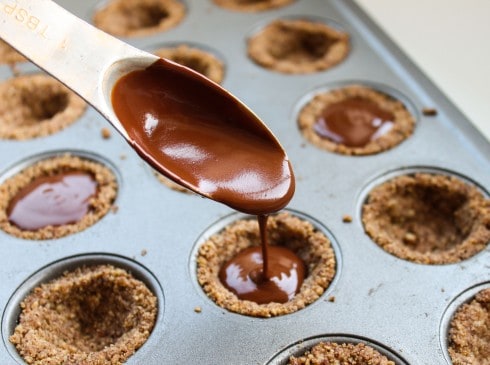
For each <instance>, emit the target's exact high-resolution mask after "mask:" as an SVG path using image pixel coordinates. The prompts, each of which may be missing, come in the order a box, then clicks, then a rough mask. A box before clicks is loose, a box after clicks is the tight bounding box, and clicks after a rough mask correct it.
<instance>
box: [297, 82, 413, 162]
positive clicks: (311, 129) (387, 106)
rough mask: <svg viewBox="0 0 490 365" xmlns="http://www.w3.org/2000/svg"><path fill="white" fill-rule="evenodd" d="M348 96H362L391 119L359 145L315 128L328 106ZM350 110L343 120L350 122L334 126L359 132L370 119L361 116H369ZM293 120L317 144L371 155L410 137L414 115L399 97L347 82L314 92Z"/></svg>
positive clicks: (347, 153)
mask: <svg viewBox="0 0 490 365" xmlns="http://www.w3.org/2000/svg"><path fill="white" fill-rule="evenodd" d="M352 100H362V101H363V102H366V103H368V105H374V106H375V107H376V108H379V110H380V111H382V112H384V113H389V114H391V115H392V117H393V118H392V119H393V120H391V121H390V123H391V128H390V129H389V130H387V131H386V132H383V133H382V134H379V136H377V135H376V134H373V137H374V138H371V139H369V140H367V141H366V142H365V143H363V145H359V146H353V145H347V144H345V143H343V142H342V141H339V140H336V139H334V138H328V136H327V137H326V136H322V135H320V134H319V133H317V131H316V130H315V128H316V125H317V123H318V121H319V119H320V118H322V117H323V114H324V113H325V111H326V110H328V109H327V108H329V107H331V106H335V105H339V103H343V102H349V101H352ZM347 113H349V112H347ZM350 113H352V114H350V115H351V116H350V118H351V119H352V120H349V122H347V121H346V122H345V123H344V124H347V123H350V126H347V125H346V126H338V127H337V128H339V127H340V128H348V129H346V132H345V133H351V134H353V133H359V128H364V129H365V128H366V126H365V125H364V124H365V123H366V122H369V123H371V120H369V121H365V120H364V118H366V117H370V114H368V113H366V112H365V111H362V110H361V111H359V110H353V111H352V112H350ZM353 113H356V115H353ZM361 113H362V114H361ZM360 114H361V115H360ZM347 116H349V114H347ZM356 119H357V120H356ZM297 122H298V127H299V130H300V131H301V133H302V134H303V136H304V137H305V138H306V139H307V140H308V141H309V142H310V143H312V144H313V145H315V146H316V147H318V148H321V149H324V150H327V151H330V152H335V153H339V154H344V155H371V154H376V153H379V152H382V151H385V150H389V149H391V148H393V147H395V146H397V145H398V144H400V143H401V142H403V141H404V140H405V139H407V138H408V137H410V136H411V135H412V134H413V131H414V129H415V118H414V116H413V115H412V114H411V113H410V112H409V111H408V109H407V108H406V106H405V105H404V104H403V103H402V102H401V101H399V100H396V99H395V98H393V97H392V96H390V95H388V94H385V93H383V92H380V91H377V90H375V89H373V88H370V87H367V86H362V85H348V86H345V87H341V88H338V89H333V90H328V91H324V92H320V93H318V94H316V95H315V96H313V98H312V99H311V100H310V101H309V102H308V103H307V104H306V105H305V106H303V107H302V109H301V111H300V112H299V115H298V120H297ZM359 122H362V125H359V124H361V123H359ZM356 129H357V131H356ZM369 131H372V130H369ZM360 132H361V133H362V132H363V131H362V130H361V131H360Z"/></svg>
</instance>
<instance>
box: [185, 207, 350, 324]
mask: <svg viewBox="0 0 490 365" xmlns="http://www.w3.org/2000/svg"><path fill="white" fill-rule="evenodd" d="M267 235H268V240H269V244H270V245H271V246H274V245H280V246H283V247H287V248H289V249H291V250H292V251H293V252H294V253H296V255H298V256H299V257H300V258H301V259H302V260H303V262H304V263H305V265H306V269H307V275H306V277H305V280H304V282H303V285H302V286H301V288H300V291H299V292H298V293H297V294H296V296H295V297H294V298H293V299H291V300H290V301H288V302H286V303H283V304H281V303H275V302H272V303H268V304H257V303H255V302H251V301H247V300H241V299H239V298H238V297H237V296H236V295H235V294H234V293H232V292H231V291H229V290H228V289H226V288H225V286H224V285H223V284H222V283H221V281H220V279H219V276H218V274H219V271H220V269H221V267H222V266H223V265H224V264H225V263H226V262H227V261H228V260H230V259H231V258H232V257H234V256H235V255H236V254H238V253H239V252H241V251H243V250H244V249H246V248H248V247H252V246H258V245H260V235H259V228H258V223H257V219H256V218H254V217H250V216H245V215H232V216H230V217H228V218H227V219H224V220H223V221H221V222H219V223H218V224H217V225H215V226H213V227H212V229H210V230H209V231H208V232H206V234H204V235H203V236H202V237H201V238H200V239H199V240H198V243H197V249H196V251H197V252H195V255H196V265H197V268H196V267H194V270H196V269H197V280H198V282H199V284H200V285H201V287H202V289H203V290H204V292H205V293H206V295H207V296H208V297H209V298H211V299H212V300H213V301H214V302H215V303H216V304H217V305H218V306H220V307H223V308H225V309H227V310H229V311H230V312H236V313H239V314H243V315H247V316H253V317H273V316H280V315H285V314H289V313H293V312H296V311H298V310H300V309H303V308H304V307H306V306H307V305H309V304H311V303H313V302H314V301H316V300H317V299H318V298H320V297H321V296H322V295H323V294H324V293H325V291H326V290H328V289H329V288H331V287H332V286H333V284H332V282H333V280H334V278H336V277H338V275H339V272H340V266H341V265H340V255H339V250H338V248H337V247H336V246H334V245H335V243H334V241H333V239H332V237H331V235H330V234H329V233H328V231H327V230H326V229H325V228H323V227H322V226H321V225H320V224H319V223H317V222H314V221H312V220H311V219H309V218H307V217H306V216H303V215H301V214H298V213H295V212H283V213H279V214H277V215H273V216H271V217H269V222H268V226H267ZM333 247H335V250H334V248H333Z"/></svg>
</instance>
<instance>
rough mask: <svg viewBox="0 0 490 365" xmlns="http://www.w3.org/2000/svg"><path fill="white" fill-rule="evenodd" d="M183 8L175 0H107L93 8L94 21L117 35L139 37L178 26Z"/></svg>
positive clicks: (182, 5) (184, 13)
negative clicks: (98, 6)
mask: <svg viewBox="0 0 490 365" xmlns="http://www.w3.org/2000/svg"><path fill="white" fill-rule="evenodd" d="M185 15H186V8H185V6H184V4H183V3H182V2H180V1H178V0H110V1H109V2H108V3H107V4H104V6H101V7H100V8H99V9H97V10H96V12H95V14H94V16H93V23H94V25H95V26H96V27H98V28H100V29H101V30H103V31H104V32H107V33H110V34H112V35H115V36H119V37H140V36H147V35H151V34H153V33H157V32H163V31H166V30H168V29H170V28H173V27H175V26H177V25H178V24H179V23H180V22H181V21H182V20H183V19H184V17H185Z"/></svg>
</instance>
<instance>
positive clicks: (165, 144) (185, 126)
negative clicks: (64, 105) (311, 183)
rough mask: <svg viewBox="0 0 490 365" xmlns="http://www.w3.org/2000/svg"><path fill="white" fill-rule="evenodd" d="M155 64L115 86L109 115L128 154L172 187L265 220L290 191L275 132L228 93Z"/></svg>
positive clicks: (287, 167) (166, 64)
mask: <svg viewBox="0 0 490 365" xmlns="http://www.w3.org/2000/svg"><path fill="white" fill-rule="evenodd" d="M175 69H176V66H175V65H174V64H169V62H168V61H165V60H162V59H161V60H158V61H157V62H155V63H154V64H153V65H151V66H150V67H148V68H147V69H145V70H138V71H133V72H131V73H129V74H128V75H125V76H123V77H122V78H121V79H119V80H118V82H117V83H116V85H115V86H114V88H113V91H112V105H113V108H114V111H115V113H116V115H117V117H118V118H119V120H120V121H121V123H122V125H123V126H124V128H125V129H126V131H127V133H128V135H129V137H130V139H131V144H132V146H133V148H135V150H136V151H137V152H138V153H139V154H140V155H141V156H142V157H143V158H144V159H145V160H147V161H148V162H149V163H150V164H151V165H152V166H153V167H155V168H156V169H157V170H158V171H160V172H161V173H163V174H164V175H166V176H168V177H169V178H171V179H173V180H174V181H176V182H177V183H180V184H181V185H183V186H185V187H187V188H189V189H191V190H193V191H195V192H197V193H199V194H202V195H204V196H206V197H209V198H211V199H213V200H216V201H219V202H222V203H224V204H226V205H228V206H230V207H232V208H234V209H236V210H239V211H242V212H245V213H251V214H267V213H271V212H275V211H278V210H280V209H282V208H284V207H285V206H286V205H287V203H288V202H289V201H290V200H291V198H292V196H293V193H294V175H293V172H292V168H291V165H290V163H289V160H288V158H287V156H286V154H285V152H284V151H283V149H282V148H281V146H280V145H279V143H278V141H277V140H276V139H275V137H274V136H273V135H272V133H271V132H270V131H269V130H268V129H267V128H266V127H265V126H264V125H263V124H262V123H261V122H260V120H259V119H258V118H257V117H256V116H255V114H253V113H252V112H251V111H250V110H249V109H247V108H246V107H245V106H244V105H243V104H241V103H240V102H238V101H237V100H236V99H235V98H234V97H232V96H231V95H230V94H229V93H228V92H227V91H226V90H224V89H222V88H221V87H220V86H218V85H216V84H214V83H211V82H210V81H209V80H207V79H206V78H204V77H203V76H202V75H199V74H197V73H196V72H193V71H191V70H189V69H187V68H181V69H180V70H179V71H176V70H175Z"/></svg>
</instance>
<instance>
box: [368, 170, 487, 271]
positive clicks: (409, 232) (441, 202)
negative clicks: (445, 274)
mask: <svg viewBox="0 0 490 365" xmlns="http://www.w3.org/2000/svg"><path fill="white" fill-rule="evenodd" d="M362 222H363V224H364V229H365V231H366V232H367V234H368V235H369V236H370V237H371V238H372V239H373V241H374V242H376V243H377V244H378V245H379V246H381V247H382V248H383V249H384V250H385V251H387V252H389V253H391V254H392V255H395V256H397V257H399V258H402V259H405V260H409V261H413V262H416V263H421V264H449V263H455V262H459V261H461V260H465V259H467V258H470V257H472V256H473V255H475V254H477V253H478V252H480V251H482V250H483V249H485V247H486V246H487V244H488V242H489V241H490V200H489V199H487V198H485V197H484V196H483V194H482V193H481V192H480V191H479V189H477V188H476V187H475V186H474V185H471V184H469V183H467V182H464V181H462V180H461V179H459V178H456V177H454V176H448V175H443V174H429V173H415V174H411V175H402V176H398V177H395V178H393V179H391V180H389V181H387V182H385V183H382V184H381V185H379V186H377V187H375V188H374V189H373V190H372V191H371V192H370V193H369V196H368V197H367V199H366V202H365V203H364V205H363V207H362Z"/></svg>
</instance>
